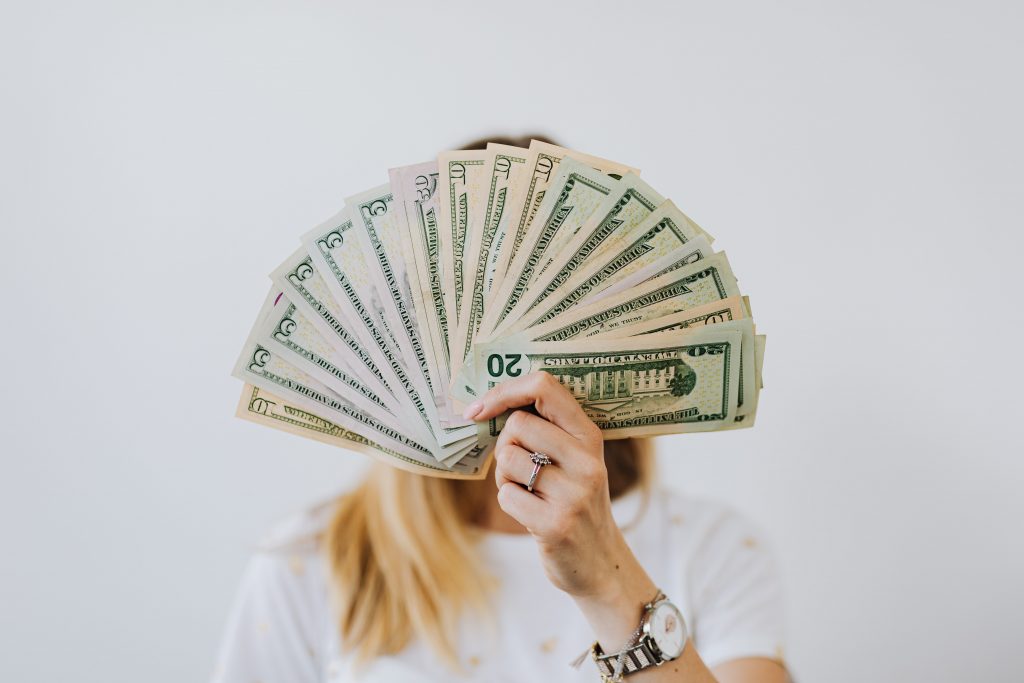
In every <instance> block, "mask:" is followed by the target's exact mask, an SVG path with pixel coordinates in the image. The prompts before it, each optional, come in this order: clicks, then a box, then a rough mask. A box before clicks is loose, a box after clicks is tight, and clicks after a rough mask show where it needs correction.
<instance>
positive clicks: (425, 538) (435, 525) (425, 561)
mask: <svg viewBox="0 0 1024 683" xmlns="http://www.w3.org/2000/svg"><path fill="white" fill-rule="evenodd" d="M605 464H606V466H607V469H608V489H609V495H610V496H611V497H612V498H613V499H614V498H617V497H619V496H621V495H622V494H624V493H626V492H627V491H630V490H632V489H634V488H640V489H641V490H642V491H643V493H644V501H645V503H646V499H647V495H646V494H647V492H648V491H649V489H650V482H651V479H652V475H653V473H652V469H653V458H652V455H651V452H650V447H649V444H648V443H647V441H646V440H637V439H625V440H622V441H609V442H606V443H605ZM496 493H497V492H496V489H495V486H494V480H493V478H491V477H486V478H485V479H483V480H479V481H465V480H453V479H437V478H431V477H424V476H420V475H416V474H411V473H409V472H405V471H402V470H398V469H395V468H391V467H387V466H385V465H378V466H375V467H374V468H373V469H371V471H370V473H369V475H368V476H367V477H366V479H365V480H364V481H363V482H362V483H361V484H360V485H359V486H358V487H357V488H355V489H354V490H353V491H351V492H350V493H348V494H346V495H344V496H342V497H341V498H340V499H339V501H338V504H337V509H336V512H335V513H334V517H333V519H332V521H331V523H330V524H329V526H328V528H327V530H326V533H325V536H324V538H323V542H324V545H323V547H324V550H325V552H326V553H327V560H328V564H329V567H330V574H331V586H332V602H333V607H334V610H335V612H334V613H335V615H336V618H337V619H338V622H339V631H340V633H341V638H342V647H343V649H344V651H346V652H354V653H355V660H356V663H357V665H358V666H362V665H365V664H366V663H368V662H370V661H371V660H373V659H375V658H376V657H379V656H381V655H388V654H395V653H398V652H400V651H401V650H403V649H404V648H405V646H406V645H407V644H408V643H409V642H410V640H412V639H413V638H419V639H421V640H423V641H424V642H425V643H426V644H427V645H428V646H429V647H430V648H431V649H432V650H433V651H434V653H435V654H436V655H437V656H438V658H439V659H440V660H441V661H443V662H445V663H446V664H448V665H449V666H451V667H452V668H453V669H455V670H460V669H461V668H462V667H461V665H460V664H459V662H458V659H457V657H456V654H455V647H454V639H455V635H456V628H457V624H458V621H459V618H460V617H461V615H462V614H463V612H464V611H465V610H467V609H475V610H478V611H479V612H480V613H483V614H487V613H489V603H488V598H489V594H490V591H491V590H492V589H493V588H494V586H495V585H496V583H495V581H494V578H493V577H491V576H489V575H487V574H486V573H485V572H484V571H483V569H482V567H481V561H480V558H479V557H478V554H477V552H476V548H475V541H476V539H477V538H478V537H479V535H480V533H481V531H480V530H479V529H478V528H477V527H475V526H474V523H475V522H476V521H477V516H478V514H479V512H480V510H481V509H482V506H483V503H484V500H483V497H484V496H488V495H496ZM641 510H642V508H641ZM638 516H639V515H638Z"/></svg>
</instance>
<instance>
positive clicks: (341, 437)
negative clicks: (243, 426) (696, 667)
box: [235, 383, 487, 479]
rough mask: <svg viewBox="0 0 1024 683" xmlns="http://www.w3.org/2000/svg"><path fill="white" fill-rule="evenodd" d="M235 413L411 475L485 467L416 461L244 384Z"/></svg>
mask: <svg viewBox="0 0 1024 683" xmlns="http://www.w3.org/2000/svg"><path fill="white" fill-rule="evenodd" d="M235 414H236V415H237V416H238V417H240V418H242V419H243V420H248V421H249V422H254V423H256V424H259V425H263V426H266V427H272V428H274V429H278V430H281V431H283V432H287V433H289V434H295V435H297V436H301V437H304V438H307V439H313V440H315V441H319V442H321V443H325V444H328V445H329V446H335V447H337V448H343V449H345V450H349V451H353V452H356V453H360V454H362V455H367V456H369V457H371V458H374V459H375V460H378V461H380V462H384V463H386V464H388V465H391V466H392V467H397V468H399V469H402V470H406V471H407V472H412V473H414V474H422V475H426V476H430V477H441V478H444V479H483V478H484V477H485V476H487V468H486V467H485V466H483V465H481V464H479V463H478V462H467V463H465V464H463V463H459V464H457V465H455V466H453V467H452V468H451V469H448V468H446V467H443V466H441V465H438V464H436V463H431V462H430V461H426V462H420V461H418V460H415V459H413V458H409V457H406V456H404V455H402V454H401V453H399V452H398V451H395V450H392V449H390V448H386V447H384V446H381V445H380V444H379V443H374V442H373V441H371V440H369V439H367V438H366V437H364V436H361V435H360V434H358V433H357V432H353V431H349V430H348V429H345V428H344V427H342V426H340V425H337V424H335V423H334V422H331V421H330V420H325V419H324V418H322V417H320V416H319V415H317V414H315V413H312V412H310V411H308V410H303V409H302V408H299V407H298V406H296V405H295V404H293V403H290V402H288V401H286V400H284V399H283V398H281V397H279V396H278V395H276V394H273V393H271V392H268V391H264V390H263V389H260V388H259V387H255V386H253V385H251V384H248V383H246V384H243V385H242V394H241V396H240V397H239V400H238V408H237V410H236V411H235Z"/></svg>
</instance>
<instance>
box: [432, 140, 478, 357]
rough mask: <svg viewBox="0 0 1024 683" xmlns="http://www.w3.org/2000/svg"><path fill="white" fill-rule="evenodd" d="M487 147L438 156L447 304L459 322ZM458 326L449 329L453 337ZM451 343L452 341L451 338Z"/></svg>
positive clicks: (440, 233)
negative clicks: (468, 253) (465, 260)
mask: <svg viewBox="0 0 1024 683" xmlns="http://www.w3.org/2000/svg"><path fill="white" fill-rule="evenodd" d="M486 161H487V151H486V150H455V151H451V152H442V153H441V154H439V155H438V157H437V168H438V173H439V180H440V183H441V193H440V195H439V196H438V209H439V212H438V216H439V217H440V219H441V221H440V231H439V236H440V238H441V267H442V272H443V273H444V282H445V288H444V296H445V306H446V308H447V310H448V316H449V320H450V321H454V322H455V324H456V325H457V324H458V316H459V313H460V311H461V307H462V295H463V291H464V288H465V284H464V281H465V275H466V269H465V267H464V265H463V259H464V257H465V252H466V241H467V237H468V235H470V234H472V233H473V232H475V231H476V230H477V229H478V226H477V221H478V220H479V219H480V216H479V214H480V212H481V210H482V209H481V207H480V206H479V205H477V203H478V202H482V201H483V196H484V192H483V188H484V187H485V186H486V183H487V168H486V166H485V164H486ZM456 330H457V327H455V328H454V329H452V330H450V332H451V333H452V334H450V336H454V334H453V333H454V332H455V331H456ZM449 342H451V340H449Z"/></svg>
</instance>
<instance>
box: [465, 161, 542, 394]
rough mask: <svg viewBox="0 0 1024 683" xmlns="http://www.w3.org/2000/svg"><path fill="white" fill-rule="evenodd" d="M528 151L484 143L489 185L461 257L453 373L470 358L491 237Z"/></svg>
mask: <svg viewBox="0 0 1024 683" xmlns="http://www.w3.org/2000/svg"><path fill="white" fill-rule="evenodd" d="M527 153H528V150H526V149H523V148H521V147H510V146H508V145H494V144H492V145H488V146H487V154H486V157H485V162H484V168H485V170H486V172H487V178H488V184H487V186H486V197H485V198H484V200H483V206H482V208H483V218H482V219H481V220H480V221H479V224H478V225H477V226H475V228H474V229H473V230H472V231H471V232H470V238H469V244H468V246H467V249H466V252H465V254H466V256H465V258H464V259H463V262H464V264H465V265H467V266H469V268H468V271H467V272H466V273H465V274H466V278H465V280H464V283H463V284H464V286H465V288H466V289H465V292H464V293H463V297H462V309H461V311H460V312H459V325H458V332H457V334H456V335H455V343H454V344H453V353H452V356H453V357H452V366H451V368H452V369H451V373H452V374H453V375H457V374H458V372H459V370H461V368H462V366H463V364H464V363H465V360H466V359H467V358H468V357H469V353H470V348H471V346H472V344H473V340H474V338H475V336H476V333H477V330H478V329H479V327H480V322H481V320H482V319H483V314H484V295H485V291H484V290H485V283H486V282H487V280H488V277H489V274H488V269H489V268H490V263H491V251H492V248H493V246H494V236H495V234H496V231H497V228H498V223H499V222H500V221H501V218H502V215H503V213H504V210H505V202H506V201H507V199H508V189H509V186H510V184H511V183H512V182H513V180H514V179H515V178H516V174H517V172H519V171H521V170H522V169H523V164H525V162H526V154H527Z"/></svg>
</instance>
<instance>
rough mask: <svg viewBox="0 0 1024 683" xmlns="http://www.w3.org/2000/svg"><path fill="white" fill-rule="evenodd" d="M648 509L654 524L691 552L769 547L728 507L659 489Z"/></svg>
mask: <svg viewBox="0 0 1024 683" xmlns="http://www.w3.org/2000/svg"><path fill="white" fill-rule="evenodd" d="M649 505H650V506H651V509H650V510H649V512H648V514H649V515H650V516H651V518H652V521H656V522H657V526H659V527H661V529H662V531H663V533H664V534H666V535H667V536H670V537H671V538H672V540H673V541H675V542H677V543H682V544H683V545H684V547H686V548H687V549H688V550H690V551H691V552H694V553H697V552H699V553H701V554H706V553H709V552H715V551H717V552H722V551H725V550H727V549H734V550H735V549H744V548H745V549H750V548H753V547H758V546H768V545H769V542H768V538H767V535H766V533H765V532H764V530H763V529H762V528H761V527H760V526H759V525H758V524H756V523H755V522H754V521H752V520H751V519H750V518H749V517H748V516H747V515H745V514H743V513H742V512H740V511H739V510H737V509H736V508H734V507H733V506H731V505H729V504H727V503H724V502H721V501H717V500H712V499H710V498H703V497H697V496H692V495H689V494H685V493H680V492H678V491H674V490H671V489H668V488H665V487H656V488H654V489H653V490H652V492H651V497H650V502H649Z"/></svg>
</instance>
